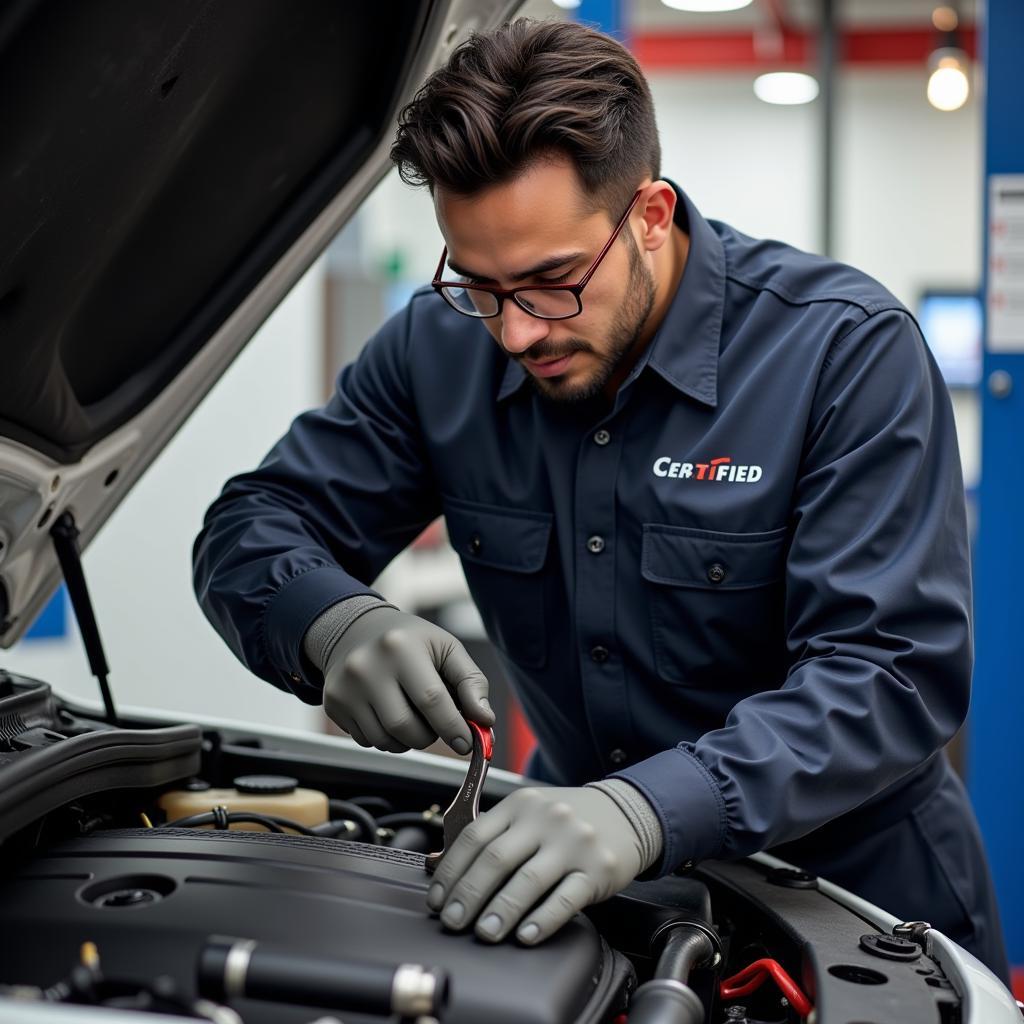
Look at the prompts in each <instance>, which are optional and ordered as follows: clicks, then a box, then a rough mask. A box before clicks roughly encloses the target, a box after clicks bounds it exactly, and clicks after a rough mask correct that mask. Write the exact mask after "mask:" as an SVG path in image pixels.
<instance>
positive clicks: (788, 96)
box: [754, 71, 818, 106]
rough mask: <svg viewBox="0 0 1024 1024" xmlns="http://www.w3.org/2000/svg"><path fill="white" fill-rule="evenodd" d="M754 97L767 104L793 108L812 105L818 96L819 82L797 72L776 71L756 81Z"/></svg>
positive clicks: (759, 76) (759, 77) (761, 76)
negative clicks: (801, 104) (802, 104)
mask: <svg viewBox="0 0 1024 1024" xmlns="http://www.w3.org/2000/svg"><path fill="white" fill-rule="evenodd" d="M754 95H755V96H756V97H757V98H758V99H759V100H763V101H764V102H765V103H780V104H782V105H784V106H793V105H795V104H797V103H810V102H811V100H813V99H814V98H815V97H816V96H817V95H818V82H817V80H816V79H815V78H813V77H812V76H811V75H804V74H801V73H800V72H796V71H774V72H772V73H771V74H767V75H758V77H757V78H755V79H754Z"/></svg>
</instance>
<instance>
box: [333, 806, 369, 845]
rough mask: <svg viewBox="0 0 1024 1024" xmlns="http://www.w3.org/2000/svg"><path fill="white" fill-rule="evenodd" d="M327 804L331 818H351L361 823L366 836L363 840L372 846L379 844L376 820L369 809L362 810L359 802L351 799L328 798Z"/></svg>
mask: <svg viewBox="0 0 1024 1024" xmlns="http://www.w3.org/2000/svg"><path fill="white" fill-rule="evenodd" d="M327 806H328V807H329V808H330V811H331V817H332V818H351V819H352V820H353V821H355V822H357V823H358V824H359V825H362V827H363V833H364V834H365V836H366V839H365V840H364V841H365V842H367V843H371V844H373V845H374V846H380V836H378V835H377V822H375V821H374V820H373V816H372V815H371V814H370V813H369V811H365V810H363V808H362V807H360V806H359V804H357V803H354V802H353V801H351V800H328V801H327Z"/></svg>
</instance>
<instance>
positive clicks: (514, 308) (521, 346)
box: [501, 299, 551, 356]
mask: <svg viewBox="0 0 1024 1024" xmlns="http://www.w3.org/2000/svg"><path fill="white" fill-rule="evenodd" d="M550 330H551V321H550V320H541V319H540V318H539V317H536V316H530V314H529V313H527V312H526V310H525V309H522V308H521V307H520V306H518V305H516V303H515V302H514V301H513V300H512V299H506V300H505V303H504V308H503V309H502V311H501V347H502V348H503V349H504V350H505V351H506V352H508V353H510V354H511V355H516V356H517V355H520V354H521V353H523V352H525V351H526V350H527V349H528V348H529V347H530V346H531V345H533V344H534V343H535V342H538V341H540V340H541V339H543V338H546V337H547V336H548V333H549V332H550Z"/></svg>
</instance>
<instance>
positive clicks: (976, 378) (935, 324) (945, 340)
mask: <svg viewBox="0 0 1024 1024" xmlns="http://www.w3.org/2000/svg"><path fill="white" fill-rule="evenodd" d="M917 319H918V323H920V325H921V330H922V332H923V333H924V338H925V341H927V342H928V347H929V348H930V349H931V350H932V354H933V355H934V356H935V361H936V362H937V363H938V364H939V369H940V370H941V371H942V376H943V377H945V379H946V383H947V384H948V385H949V387H951V388H973V387H977V385H978V383H979V382H980V381H981V350H982V341H981V331H982V319H981V298H980V296H979V295H977V294H976V293H974V292H966V291H965V292H953V291H945V292H940V291H928V292H925V293H924V295H922V297H921V303H920V306H919V307H918V313H917Z"/></svg>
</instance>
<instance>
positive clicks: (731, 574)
mask: <svg viewBox="0 0 1024 1024" xmlns="http://www.w3.org/2000/svg"><path fill="white" fill-rule="evenodd" d="M786 543H787V534H786V530H785V528H782V529H779V530H771V531H769V532H767V533H716V532H713V531H710V530H697V529H690V528H687V527H679V526H669V525H667V524H661V523H645V524H644V528H643V546H642V555H641V574H642V576H643V578H644V580H645V581H646V583H645V589H646V593H647V596H648V600H649V610H650V622H651V640H652V644H653V647H654V659H655V665H656V669H657V672H658V675H659V676H660V677H661V678H662V679H664V680H665V681H666V682H669V683H672V684H674V685H677V686H684V687H695V688H702V689H707V688H714V689H726V690H747V691H750V692H753V691H755V690H760V689H764V688H766V687H769V686H778V685H779V684H780V683H781V682H782V680H783V678H784V677H785V672H786V642H785V641H786V637H785V582H784V580H785V555H786Z"/></svg>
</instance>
